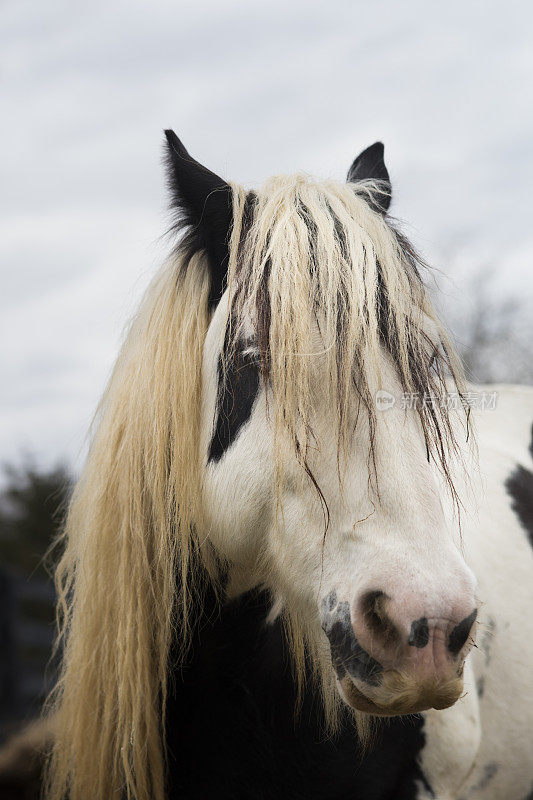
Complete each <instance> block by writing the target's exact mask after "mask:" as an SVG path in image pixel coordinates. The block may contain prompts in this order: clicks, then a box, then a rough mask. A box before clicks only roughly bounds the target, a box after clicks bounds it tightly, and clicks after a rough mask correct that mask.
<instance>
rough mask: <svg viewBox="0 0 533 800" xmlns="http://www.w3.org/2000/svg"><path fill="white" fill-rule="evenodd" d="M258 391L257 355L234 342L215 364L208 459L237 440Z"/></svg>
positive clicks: (214, 456)
mask: <svg viewBox="0 0 533 800" xmlns="http://www.w3.org/2000/svg"><path fill="white" fill-rule="evenodd" d="M224 349H225V350H226V347H225V348H224ZM224 361H225V362H226V368H225V369H224ZM258 390H259V368H258V365H257V357H256V356H255V355H254V354H253V353H250V352H247V349H246V345H245V344H244V343H238V345H237V346H236V347H235V349H234V352H233V353H232V355H231V356H230V357H229V358H228V359H226V357H225V356H224V357H221V358H220V360H219V363H218V398H217V412H216V413H217V418H216V423H215V430H214V432H213V438H212V439H211V445H210V447H209V458H208V461H215V462H216V461H220V459H221V458H222V456H223V455H224V453H225V452H226V450H227V449H228V448H229V447H231V445H232V444H233V442H234V441H235V440H236V439H237V436H238V435H239V432H240V430H241V428H242V427H243V426H244V425H245V424H246V423H247V422H248V420H249V419H250V416H251V413H252V408H253V405H254V401H255V398H256V397H257V393H258Z"/></svg>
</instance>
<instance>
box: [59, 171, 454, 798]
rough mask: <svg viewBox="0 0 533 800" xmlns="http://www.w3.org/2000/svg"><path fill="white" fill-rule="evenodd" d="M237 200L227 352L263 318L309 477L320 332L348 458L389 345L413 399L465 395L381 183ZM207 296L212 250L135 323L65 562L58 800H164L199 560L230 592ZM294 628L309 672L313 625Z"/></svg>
mask: <svg viewBox="0 0 533 800" xmlns="http://www.w3.org/2000/svg"><path fill="white" fill-rule="evenodd" d="M232 188H233V220H234V221H233V230H232V233H231V239H230V248H229V249H230V261H229V274H228V285H229V289H230V292H229V296H230V302H228V307H227V313H228V331H229V337H228V342H229V344H230V346H229V347H228V348H227V350H226V357H227V358H231V357H232V356H231V352H232V347H231V344H232V343H233V344H234V343H235V342H236V341H237V339H238V338H239V336H240V335H241V333H242V331H241V327H240V320H241V319H243V318H244V317H245V316H247V317H248V318H251V319H252V320H253V321H254V325H255V328H256V334H257V340H258V346H259V353H260V369H261V372H262V374H263V376H264V379H265V383H266V384H267V385H268V387H269V392H270V393H271V401H270V408H271V421H272V425H273V428H274V434H275V439H276V437H277V438H278V439H279V437H281V436H283V437H285V439H286V440H288V441H289V442H291V446H292V448H293V451H294V456H295V458H296V459H297V460H298V461H299V463H300V464H301V466H302V468H303V469H304V471H305V470H306V469H307V461H306V453H307V450H308V446H309V443H310V437H312V435H313V433H312V429H311V419H312V408H311V405H310V404H311V400H310V398H311V393H310V391H309V386H310V380H311V378H310V376H311V375H312V371H313V364H314V361H315V358H316V354H315V353H313V352H312V350H311V349H310V347H309V343H310V338H311V330H312V328H313V326H314V325H315V324H316V322H317V320H318V322H319V327H320V332H321V336H322V339H323V348H322V353H323V355H324V357H325V359H326V364H327V371H328V374H329V391H330V392H331V398H332V402H333V403H334V405H333V406H332V407H333V408H335V409H336V413H335V415H334V416H335V419H336V429H337V437H338V442H339V452H341V453H342V448H343V446H344V443H345V441H346V437H347V435H348V429H347V420H348V419H349V413H348V411H349V406H350V404H351V403H353V398H354V394H355V395H356V396H357V397H358V401H357V402H358V403H360V404H361V408H362V410H363V412H364V413H366V414H367V415H368V418H369V420H370V422H372V420H373V419H374V414H375V412H374V406H373V402H372V398H371V397H370V395H369V389H368V386H369V381H368V376H369V374H370V372H371V371H373V370H375V369H377V368H378V365H379V363H380V362H379V352H380V349H381V348H383V347H385V348H387V349H388V351H389V353H390V354H391V357H392V358H393V360H394V363H395V365H396V369H397V371H398V374H399V377H400V380H401V383H402V386H403V387H404V389H405V391H412V392H420V391H421V390H422V389H424V390H428V391H431V392H432V393H433V394H438V396H439V397H441V398H442V397H445V396H446V395H447V391H448V390H447V388H446V378H449V376H450V375H451V377H452V378H453V379H455V381H456V382H457V384H458V386H459V389H461V388H462V378H461V372H460V368H459V366H458V364H457V361H456V359H455V357H454V355H453V350H452V348H451V347H450V345H449V343H448V342H447V340H446V337H445V335H444V332H443V331H442V329H441V328H440V326H439V327H438V330H439V331H440V335H441V342H442V347H441V348H440V349H439V350H438V352H435V353H434V354H433V355H434V358H430V356H431V353H430V354H429V355H428V340H427V336H426V334H425V333H424V329H423V325H422V321H423V319H424V318H427V317H429V318H430V319H432V320H433V321H434V322H435V323H436V324H438V323H437V322H436V319H435V315H434V313H433V311H432V309H431V306H430V303H429V301H428V298H427V295H426V293H425V290H424V287H423V285H422V282H421V280H420V277H419V274H418V271H417V265H416V262H415V257H414V255H413V253H412V251H411V250H410V249H409V248H408V247H407V246H406V243H405V242H404V240H403V239H402V238H401V237H400V236H399V235H398V234H396V233H395V231H394V230H393V229H392V228H391V227H390V226H389V224H387V221H386V220H385V219H384V218H383V216H382V215H380V214H378V213H376V212H374V211H373V210H371V208H370V206H369V205H368V203H367V202H366V200H365V197H366V196H367V194H368V192H370V191H379V187H376V186H372V185H364V184H362V185H341V184H338V183H334V182H324V183H316V182H313V181H311V180H309V179H307V178H304V177H301V176H296V177H288V178H276V179H273V180H272V181H270V182H269V183H268V184H267V185H266V186H265V188H264V190H263V191H261V192H259V193H257V194H254V195H249V194H247V193H246V192H245V191H244V190H243V189H242V188H241V187H236V186H235V187H232ZM208 296H209V269H208V264H207V259H206V257H205V255H204V254H203V253H202V252H197V253H187V251H186V250H185V249H184V248H180V247H178V249H177V250H176V254H175V255H174V256H173V257H172V258H171V259H169V261H168V262H167V263H166V265H165V266H164V269H163V270H162V271H161V273H160V274H159V275H158V276H157V277H156V279H155V280H154V282H153V284H152V286H151V287H150V289H149V291H148V292H147V295H146V297H145V298H144V300H143V302H142V305H141V308H140V310H139V312H138V315H137V317H136V318H135V320H134V321H133V323H132V324H131V326H130V328H129V331H128V334H127V337H126V339H125V343H124V346H123V348H122V351H121V353H120V355H119V358H118V360H117V364H116V366H115V369H114V372H113V374H112V377H111V379H110V382H109V385H108V387H107V389H106V392H105V394H104V397H103V399H102V401H101V404H100V407H99V410H98V414H97V419H96V424H95V433H94V437H93V441H92V445H91V448H90V453H89V457H88V460H87V464H86V467H85V469H84V472H83V475H82V477H81V479H80V481H79V484H78V486H77V488H76V491H75V494H74V497H73V500H72V503H71V507H70V511H69V514H68V519H67V523H66V526H65V531H64V535H63V540H64V554H63V556H62V559H61V561H60V563H59V566H58V568H57V576H56V580H57V590H58V594H59V626H60V636H59V641H58V647H59V648H60V650H61V651H62V671H61V676H60V679H59V681H58V684H57V688H56V690H55V692H54V695H53V697H52V698H51V701H50V706H49V708H50V713H53V714H54V715H55V729H56V731H57V734H56V737H55V742H54V748H53V752H52V754H51V758H50V762H49V768H48V773H47V789H46V791H47V797H48V798H49V800H63V799H64V798H67V797H68V798H70V800H87V798H92V797H95V798H99V800H108V799H109V800H110V798H113V797H120V796H126V797H128V798H135V800H163V798H164V796H165V746H164V715H165V704H166V698H167V684H168V662H169V652H170V647H171V645H172V643H173V642H174V641H175V640H177V641H178V643H179V647H180V649H181V650H185V649H186V644H187V630H188V626H189V618H188V609H189V607H190V600H191V593H193V592H194V591H195V580H194V577H195V575H194V574H191V573H194V572H195V565H197V564H198V563H201V564H203V567H204V568H203V569H202V573H203V574H205V573H207V574H208V575H210V576H211V578H212V580H213V581H215V580H216V576H215V573H216V568H215V565H214V561H213V558H212V555H213V554H212V553H211V551H210V549H209V545H208V544H207V542H206V536H205V531H204V530H203V527H202V500H201V487H202V463H201V458H202V456H201V454H200V453H199V451H198V443H199V441H200V405H201V365H202V352H203V346H204V340H205V335H206V332H207V328H208V325H209V318H210V312H209V309H208ZM418 413H419V415H420V420H421V424H422V429H423V431H424V435H425V437H426V443H427V446H428V453H431V455H432V456H433V458H434V459H435V461H436V462H437V463H438V464H439V465H440V467H441V468H442V469H443V470H444V472H445V474H448V473H447V461H446V452H447V447H449V446H450V443H451V445H452V446H453V433H452V430H451V426H450V424H449V419H448V415H447V411H446V407H445V405H444V406H443V408H441V409H439V408H437V410H435V409H433V410H431V409H423V408H422V409H420V410H419V412H418ZM372 430H373V426H372V424H371V431H372ZM276 440H277V439H276ZM369 453H370V460H371V455H372V442H371V443H370V448H369ZM273 458H274V459H276V458H277V456H275V454H273ZM277 466H278V471H280V470H282V464H278V465H277ZM309 479H310V480H312V475H310V476H309ZM288 624H289V628H292V629H294V630H293V631H292V634H293V635H292V640H293V642H294V650H295V656H296V661H297V663H299V664H300V666H301V665H302V663H303V660H304V656H303V651H304V649H305V647H306V643H305V633H304V634H302V633H301V631H302V630H304V626H303V623H302V624H300V623H299V622H298V621H297V620H296V619H295V618H294V619H292V620H291V619H289V621H288Z"/></svg>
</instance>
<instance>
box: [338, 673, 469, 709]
mask: <svg viewBox="0 0 533 800" xmlns="http://www.w3.org/2000/svg"><path fill="white" fill-rule="evenodd" d="M337 687H338V690H339V694H340V695H341V697H342V699H343V700H344V702H345V703H346V704H347V705H348V706H350V707H351V708H353V709H355V710H356V711H362V712H364V713H365V714H371V715H372V716H376V717H398V716H405V715H407V714H418V713H419V712H421V711H427V710H428V709H430V708H435V709H438V710H442V709H444V708H449V707H450V706H452V705H453V704H454V703H456V702H457V700H458V699H459V698H460V697H461V694H462V691H463V681H462V678H456V679H454V680H453V681H450V682H448V683H447V684H446V685H444V686H441V687H439V689H435V687H431V688H429V687H428V688H427V689H424V688H421V689H420V690H419V691H417V692H416V693H409V695H408V696H406V695H405V694H402V693H399V694H398V696H396V697H395V696H394V695H392V696H389V697H387V702H379V701H378V700H377V699H373V698H371V697H369V696H368V695H367V694H365V693H364V692H363V691H362V690H361V689H360V688H359V686H358V685H356V683H355V682H354V681H353V680H352V679H351V678H350V677H349V676H345V677H344V678H342V680H337Z"/></svg>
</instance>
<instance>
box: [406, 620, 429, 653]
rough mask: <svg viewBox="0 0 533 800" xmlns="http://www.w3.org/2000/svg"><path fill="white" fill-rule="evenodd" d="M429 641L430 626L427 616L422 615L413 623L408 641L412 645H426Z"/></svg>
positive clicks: (420, 646)
mask: <svg viewBox="0 0 533 800" xmlns="http://www.w3.org/2000/svg"><path fill="white" fill-rule="evenodd" d="M428 642H429V626H428V621H427V617H420V619H416V620H415V621H414V622H413V624H412V625H411V633H410V634H409V639H408V640H407V643H408V644H410V645H411V647H419V648H422V647H425V646H426V645H427V643H428Z"/></svg>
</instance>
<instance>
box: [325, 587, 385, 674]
mask: <svg viewBox="0 0 533 800" xmlns="http://www.w3.org/2000/svg"><path fill="white" fill-rule="evenodd" d="M321 618H322V629H323V630H324V632H325V634H326V636H327V637H328V639H329V646H330V648H331V660H332V662H333V667H334V669H335V672H336V673H337V677H338V679H339V680H342V679H343V678H344V677H345V675H346V674H348V675H350V676H351V677H352V678H359V680H362V681H365V682H366V683H369V684H370V685H371V686H378V685H379V683H380V681H381V674H382V672H383V667H382V666H381V664H380V663H379V661H376V659H375V658H372V656H371V655H370V654H369V653H367V652H366V650H364V649H363V648H362V647H361V645H360V644H359V642H358V641H357V639H356V637H355V634H354V631H353V627H352V620H351V616H350V606H349V604H348V603H347V602H346V601H344V602H342V603H339V602H338V600H337V593H336V592H335V591H332V592H330V593H329V594H328V595H327V597H325V598H324V600H323V601H322V611H321Z"/></svg>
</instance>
